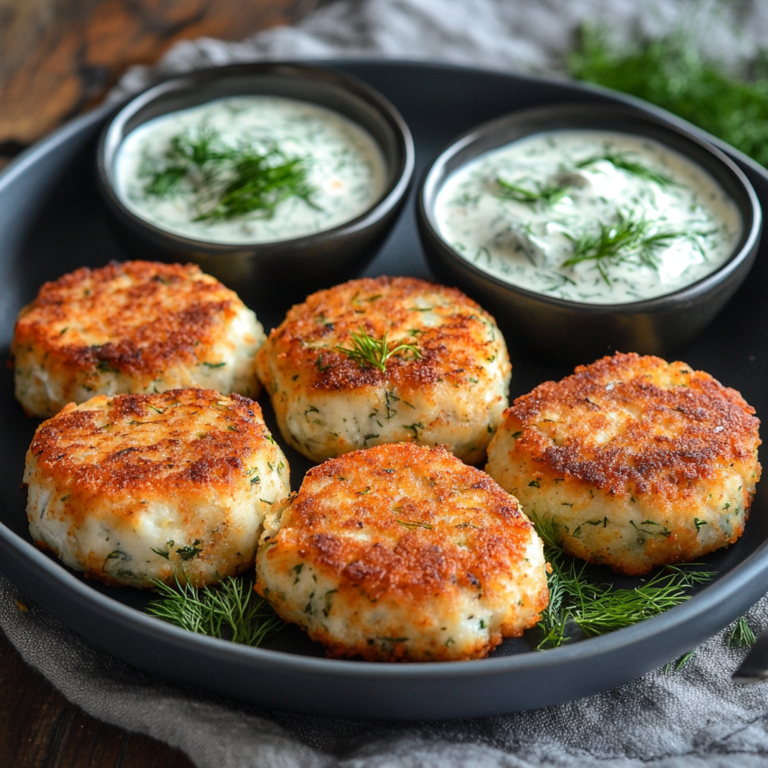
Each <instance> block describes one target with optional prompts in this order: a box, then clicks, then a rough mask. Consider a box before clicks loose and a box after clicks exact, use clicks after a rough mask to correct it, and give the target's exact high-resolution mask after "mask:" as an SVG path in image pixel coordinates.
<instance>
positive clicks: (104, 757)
mask: <svg viewBox="0 0 768 768" xmlns="http://www.w3.org/2000/svg"><path fill="white" fill-rule="evenodd" d="M315 5H317V2H316V0H0V167H1V166H2V164H3V162H4V160H5V161H7V159H8V158H10V157H12V156H13V155H15V154H17V153H18V152H19V151H21V149H23V148H24V147H25V146H27V145H29V144H31V143H32V142H34V141H36V140H38V139H40V138H42V137H43V136H45V135H46V134H47V133H49V132H50V131H52V130H53V129H54V128H56V127H58V126H59V125H61V124H62V123H63V122H65V121H66V120H68V119H70V118H72V117H74V116H76V115H77V114H80V113H82V112H83V111H86V110H87V109H89V108H91V107H93V106H95V105H96V104H98V103H99V101H100V100H101V99H102V98H103V96H104V94H105V93H106V92H107V90H108V89H109V88H110V87H111V86H112V85H113V84H114V83H115V82H116V80H117V78H118V77H119V76H120V74H121V73H122V72H123V71H125V69H126V68H127V67H128V66H130V65H132V64H153V63H154V62H156V61H157V59H159V58H160V56H161V55H162V54H163V53H164V52H165V51H166V50H167V49H168V48H169V47H170V46H171V45H173V43H175V42H177V41H179V40H182V39H187V38H194V37H199V36H203V35H206V36H209V37H220V38H225V39H241V38H243V37H247V36H248V35H251V34H253V33H255V32H257V31H259V30H261V29H266V28H268V27H272V26H276V25H280V24H290V23H293V22H295V21H296V20H298V19H299V18H301V17H303V16H304V15H305V14H306V13H308V12H309V11H310V10H312V9H313V8H314V7H315ZM113 766H114V768H190V767H191V766H192V763H191V762H190V761H189V760H188V759H187V757H186V756H185V755H183V754H182V753H181V752H179V751H178V750H175V749H172V748H171V747H169V746H167V745H166V744H163V743H161V742H158V741H156V740H154V739H152V738H149V737H147V736H139V735H137V734H132V733H128V732H127V731H124V730H122V729H121V728H116V727H114V726H110V725H106V724H105V723H102V722H100V721H98V720H95V719H94V718H92V717H90V716H88V715H86V714H85V713H84V712H82V711H81V710H80V709H79V708H78V707H76V706H74V705H73V704H70V703H69V702H68V701H67V700H66V699H65V698H64V697H63V696H62V695H61V694H60V693H58V691H56V690H55V689H54V688H53V686H52V685H51V684H50V683H49V682H48V681H47V680H45V678H43V677H42V675H40V674H39V673H37V672H36V671H34V670H32V669H31V668H29V667H28V666H27V665H26V664H25V663H24V661H23V660H22V659H21V657H20V656H19V654H18V652H17V651H16V649H15V648H14V647H13V646H12V645H11V644H10V643H9V642H8V640H7V639H6V638H5V636H4V635H3V634H2V632H0V768H112V767H113Z"/></svg>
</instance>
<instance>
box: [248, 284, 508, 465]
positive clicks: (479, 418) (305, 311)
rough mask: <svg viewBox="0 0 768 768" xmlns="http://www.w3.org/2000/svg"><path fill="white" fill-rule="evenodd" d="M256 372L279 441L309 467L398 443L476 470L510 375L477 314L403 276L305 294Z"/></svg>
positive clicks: (500, 347) (459, 299) (452, 294)
mask: <svg viewBox="0 0 768 768" xmlns="http://www.w3.org/2000/svg"><path fill="white" fill-rule="evenodd" d="M344 350H346V351H344ZM361 351H362V352H363V353H365V354H361ZM387 352H390V353H392V354H391V356H389V357H388V358H387V359H383V358H384V356H385V355H386V353H387ZM377 362H378V363H379V365H378V366H377V364H376V363H377ZM256 366H257V371H258V374H259V377H260V378H261V380H262V382H264V385H265V386H266V388H267V391H268V392H269V394H270V397H271V399H272V405H273V407H274V410H275V414H276V416H277V420H278V424H279V427H280V431H281V433H282V435H283V437H284V438H285V440H286V442H288V443H289V444H290V445H291V446H292V447H293V448H295V449H296V450H297V451H299V452H300V453H302V454H303V455H304V456H306V457H307V458H309V459H311V460H313V461H324V460H325V459H327V458H331V457H334V456H339V455H341V454H344V453H347V452H349V451H352V450H356V449H361V448H370V447H371V446H374V445H381V444H384V443H396V442H402V441H406V440H411V441H414V442H417V443H419V444H421V445H443V444H444V445H447V446H449V447H450V449H451V450H452V451H453V452H454V453H455V454H456V455H457V456H459V457H460V458H461V459H463V460H464V461H466V462H469V463H475V462H478V461H481V460H482V459H483V458H484V456H485V450H486V447H487V445H488V442H489V441H490V439H491V435H492V434H493V431H494V430H495V429H496V427H497V426H498V425H499V424H500V423H501V418H502V413H503V411H504V408H505V407H506V405H507V392H508V388H509V380H510V378H511V371H512V367H511V365H510V363H509V356H508V354H507V348H506V344H505V343H504V338H503V336H502V335H501V332H500V331H499V329H498V327H497V326H496V322H495V320H494V319H493V318H492V317H491V316H490V315H489V314H488V313H487V312H485V310H483V309H481V308H480V307H479V306H478V305H477V304H475V302H474V301H472V300H471V299H468V298H467V297H466V296H465V295H464V294H463V293H461V292H460V291H458V290H456V289H455V288H446V287H444V286H441V285H435V284H433V283H428V282H425V281H424V280H417V279H415V278H410V277H394V278H391V277H379V278H376V279H370V278H367V279H362V280H352V281H350V282H348V283H344V284H343V285H337V286H336V287H334V288H330V289H329V290H325V291H319V292H318V293H314V294H312V295H311V296H309V297H308V298H307V300H306V301H305V302H304V303H303V304H299V305H297V306H295V307H293V308H292V309H291V310H290V311H289V312H288V315H287V317H286V319H285V321H284V322H283V323H282V324H281V325H280V326H279V327H278V328H276V329H275V330H273V331H272V333H271V334H270V335H269V338H268V340H267V342H266V344H265V345H264V346H263V347H262V348H261V350H260V351H259V354H258V355H257V358H256Z"/></svg>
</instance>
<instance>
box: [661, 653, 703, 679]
mask: <svg viewBox="0 0 768 768" xmlns="http://www.w3.org/2000/svg"><path fill="white" fill-rule="evenodd" d="M696 650H697V649H696V648H692V649H691V650H690V651H688V653H684V654H683V655H682V656H680V657H679V658H677V659H675V660H674V661H670V662H669V663H668V664H665V665H664V671H665V672H666V673H667V674H669V673H670V672H679V671H680V670H681V669H683V667H686V666H687V665H688V662H689V661H690V660H691V659H692V658H693V657H694V656H695V655H696Z"/></svg>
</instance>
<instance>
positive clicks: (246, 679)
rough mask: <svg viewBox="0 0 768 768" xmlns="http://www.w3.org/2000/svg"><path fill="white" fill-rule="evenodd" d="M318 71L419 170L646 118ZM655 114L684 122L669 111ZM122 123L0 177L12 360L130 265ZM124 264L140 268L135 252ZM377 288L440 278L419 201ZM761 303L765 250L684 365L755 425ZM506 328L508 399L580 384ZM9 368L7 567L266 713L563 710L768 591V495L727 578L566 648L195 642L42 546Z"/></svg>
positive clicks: (155, 657) (123, 637)
mask: <svg viewBox="0 0 768 768" xmlns="http://www.w3.org/2000/svg"><path fill="white" fill-rule="evenodd" d="M323 65H324V66H328V67H332V68H336V69H339V70H342V71H344V72H347V73H349V74H352V75H356V76H357V77H359V78H361V79H362V80H364V81H366V82H367V83H369V84H370V85H372V86H373V87H374V88H377V89H378V90H379V91H381V92H382V93H383V94H384V96H386V97H387V98H388V99H390V100H391V101H392V102H393V103H394V104H395V106H396V107H397V108H398V109H399V110H400V111H401V113H402V115H403V117H404V118H405V120H406V121H407V122H408V124H409V126H410V128H411V131H412V132H413V136H414V139H415V142H416V162H417V172H421V171H422V170H423V169H424V168H425V167H426V165H427V163H428V162H429V161H430V160H431V159H432V158H433V157H434V156H435V155H436V154H437V153H438V151H439V150H440V149H441V148H443V147H444V146H445V145H446V144H447V143H448V142H449V141H450V140H452V139H453V138H455V137H456V136H458V135H459V134H461V133H462V132H464V131H466V130H467V129H469V128H470V127H472V126H473V125H477V124H479V123H482V122H484V121H486V120H490V119H491V118H494V117H497V116H499V115H502V114H504V113H506V112H510V111H512V110H515V109H520V108H524V107H533V106H538V105H544V104H551V103H556V102H585V103H586V102H591V103H595V102H603V103H605V102H619V103H629V104H632V105H634V106H638V105H639V106H641V107H642V106H643V105H641V104H639V102H637V101H635V100H632V99H628V98H623V97H620V96H617V95H616V94H612V93H610V92H608V91H604V90H600V89H597V88H591V87H587V86H579V85H573V84H571V83H566V82H562V81H557V80H549V79H544V78H535V77H522V76H514V75H509V74H505V73H501V72H494V71H487V70H479V69H469V68H462V67H453V66H442V65H431V64H416V63H407V62H406V63H401V62H382V61H333V62H323ZM645 108H646V109H649V110H650V111H652V112H653V113H654V114H656V115H661V116H663V117H665V119H669V120H670V121H672V122H677V121H675V119H674V118H671V117H670V116H669V115H666V113H663V112H661V111H660V110H653V109H652V108H649V107H647V106H646V107H645ZM114 111H115V110H114V108H111V107H103V108H101V109H99V110H96V111H95V112H92V113H90V114H88V115H86V116H84V117H82V118H79V119H78V120H76V121H74V122H72V123H70V124H69V125H67V126H65V127H64V128H62V129H61V130H60V131H58V132H57V133H55V134H54V135H53V136H51V137H50V138H48V139H46V140H45V141H44V142H42V143H40V144H38V145H37V146H35V147H33V148H32V149H31V150H30V151H28V152H27V153H25V154H24V155H23V156H21V157H20V158H19V159H18V160H17V161H16V162H15V163H13V164H12V165H11V166H10V167H9V168H8V169H7V170H6V171H5V172H4V173H3V174H2V175H0V356H4V357H7V356H8V353H9V347H10V341H11V337H12V333H13V323H14V321H15V318H16V314H17V312H18V311H19V309H20V308H21V307H22V306H23V305H24V304H25V303H26V302H28V301H30V300H31V299H32V298H33V297H34V295H35V294H36V292H37V290H38V288H39V286H40V284H41V283H42V282H43V281H44V280H49V279H53V278H56V277H58V276H60V275H61V274H63V273H64V272H68V271H70V270H73V269H75V268H77V267H80V266H92V267H95V266H101V265H103V264H105V263H107V262H108V261H110V260H111V259H121V258H126V257H127V256H128V254H124V253H121V252H120V250H119V249H118V247H117V245H116V243H115V241H114V240H113V238H112V235H111V233H110V230H109V227H108V224H107V221H106V218H105V215H104V210H103V208H102V204H101V202H100V200H99V198H98V195H97V192H96V186H95V182H94V178H95V170H94V156H95V149H96V143H97V139H98V136H99V132H100V130H101V128H102V126H103V125H104V122H105V121H106V120H107V119H108V118H109V117H110V116H111V114H113V113H114ZM680 122H681V121H680ZM702 135H703V134H702ZM718 146H720V148H721V149H723V150H725V151H726V152H727V153H728V154H729V155H730V156H731V157H733V158H734V159H735V160H736V162H737V163H738V164H739V166H740V167H741V168H742V169H743V170H744V172H745V173H746V174H747V176H748V177H749V179H750V181H751V182H752V184H753V185H754V187H755V190H756V191H757V194H758V197H759V198H760V200H761V203H762V204H763V206H764V207H768V173H767V172H766V171H765V170H764V169H762V168H761V167H760V166H758V165H756V164H755V163H753V162H751V161H750V160H748V159H746V158H745V157H744V156H742V155H740V154H739V153H737V152H735V151H733V150H731V149H730V148H728V147H727V146H725V145H722V144H719V145H718ZM130 256H132V257H134V258H142V254H141V253H132V254H130ZM365 274H368V275H378V274H405V275H415V276H418V277H427V278H428V277H431V275H430V272H429V269H428V267H427V264H426V262H425V260H424V256H423V253H422V251H421V247H420V245H419V240H418V236H417V232H416V224H415V217H414V206H413V201H412V199H411V200H410V201H409V203H408V205H407V207H406V209H405V210H404V212H403V214H402V216H401V219H400V221H399V222H398V225H397V227H396V228H395V230H394V231H393V232H392V234H391V236H390V237H389V239H388V240H387V242H386V243H385V245H384V246H383V248H382V250H381V252H380V253H379V255H378V256H377V258H376V259H375V260H374V261H373V262H372V264H371V265H370V267H369V268H368V269H367V270H366V273H365ZM349 277H353V275H349ZM288 279H290V277H289V276H288ZM766 295H768V250H767V249H766V246H765V244H763V246H762V247H761V250H760V253H759V254H758V257H757V262H756V265H755V267H754V269H753V271H752V272H751V274H750V276H749V277H748V279H747V281H746V282H745V284H744V285H743V286H742V287H741V288H740V290H739V291H738V293H737V294H736V295H735V297H734V298H733V299H732V300H731V301H730V303H729V304H728V305H727V306H726V308H725V310H724V312H723V313H722V314H721V315H720V316H719V318H717V320H716V321H715V322H714V323H713V324H712V325H711V326H710V327H709V329H708V330H706V331H705V332H704V334H703V335H702V336H700V337H699V338H698V339H697V340H695V341H694V342H693V343H691V344H689V345H688V346H686V347H684V348H683V349H680V350H679V352H678V354H677V357H679V358H680V359H682V360H685V361H686V362H687V363H689V364H690V365H692V366H694V367H695V368H700V369H703V370H706V371H709V372H710V373H712V374H713V375H714V376H715V377H716V378H718V379H720V380H721V381H722V382H723V383H724V384H727V385H729V386H732V387H735V388H736V389H738V390H740V391H741V392H742V394H743V395H744V396H745V398H746V399H747V400H748V401H749V402H750V403H751V404H752V405H754V406H755V408H756V409H757V412H758V415H759V414H761V413H768V387H766V386H765V384H764V382H765V381H766V376H767V374H768V349H767V348H766V339H768V302H766V301H765V300H764V297H765V296H766ZM254 309H255V310H256V312H257V314H258V316H259V318H260V319H261V321H262V322H263V323H264V325H265V326H266V327H267V328H270V327H273V326H274V325H276V324H277V323H279V322H280V320H281V319H282V316H283V314H284V312H285V310H286V309H287V307H286V306H282V305H279V304H274V305H266V304H265V305H264V306H255V307H254ZM498 320H499V321H500V324H501V326H502V328H503V330H504V331H505V333H506V336H507V339H508V341H509V342H510V346H511V349H512V359H513V365H514V372H513V379H512V391H511V396H512V397H516V396H517V395H520V394H522V393H524V392H527V391H529V390H530V389H531V388H532V387H533V386H535V385H536V384H538V383H540V382H542V381H544V380H547V379H552V378H559V377H561V376H563V375H565V374H567V373H569V372H570V368H569V367H567V366H554V367H542V366H541V365H539V364H536V363H534V362H532V361H531V360H529V359H527V358H526V357H525V356H524V354H522V353H519V352H517V351H516V350H515V346H516V345H515V329H514V327H509V326H508V325H507V324H506V323H505V318H504V317H499V318H498ZM610 351H612V350H606V352H610ZM624 351H630V350H624ZM584 362H585V363H588V362H591V360H585V361H584ZM3 371H4V372H3V373H1V374H0V461H1V462H2V466H3V467H4V471H3V472H2V475H1V476H0V570H2V571H3V573H4V574H5V575H6V576H8V577H9V578H10V579H11V580H12V581H13V582H14V583H15V584H16V585H17V586H18V587H19V589H21V590H22V591H23V592H24V593H25V595H27V596H28V597H29V598H30V599H31V600H33V601H35V602H36V603H37V604H38V605H40V606H41V607H43V608H45V609H46V610H48V611H49V612H50V613H52V614H53V615H55V616H57V617H58V618H59V619H61V620H62V621H63V622H64V623H65V624H67V625H68V626H70V627H71V628H73V629H74V630H75V631H77V632H79V633H80V634H81V635H83V636H84V637H86V638H88V639H89V640H90V641H92V642H93V643H94V644H95V645H97V646H99V647H101V648H104V649H105V650H107V651H109V652H110V653H112V654H113V655H115V656H117V657H118V658H120V659H123V660H125V661H127V662H130V663H131V664H134V665H136V666H137V667H140V668H142V669H145V670H149V671H151V672H155V673H158V674H161V675H165V676H166V677H169V678H172V679H174V680H178V681H182V682H184V683H188V684H193V685H198V686H201V687H204V688H207V689H209V690H212V691H217V692H219V693H222V694H225V695H230V696H234V697H237V698H240V699H243V700H247V701H251V702H254V703H257V704H260V705H263V706H267V707H274V708H282V709H290V710H294V711H303V712H310V713H315V714H322V715H329V716H344V717H367V718H383V719H410V718H424V719H427V718H429V719H437V718H457V717H475V716H480V715H490V714H497V713H501V712H508V711H512V710H518V709H527V708H533V707H540V706H545V705H549V704H555V703H557V702H561V701H566V700H569V699H574V698H578V697H581V696H585V695H587V694H590V693H594V692H597V691H601V690H606V689H608V688H611V687H614V686H616V685H619V684H621V683H623V682H626V681H627V680H630V679H632V678H635V677H637V676H639V675H641V674H643V673H644V672H646V671H648V670H650V669H654V668H656V667H658V666H660V665H661V664H664V663H665V662H668V661H670V660H672V659H674V658H676V657H678V656H680V655H681V654H683V653H685V652H687V651H688V650H690V649H691V648H693V647H694V646H696V645H697V644H698V643H700V642H702V641H703V640H704V639H706V638H707V637H709V636H711V635H712V634H714V633H715V632H717V631H718V630H720V629H721V628H722V627H724V626H725V625H726V624H728V623H730V622H731V621H733V620H734V619H735V618H736V617H738V616H739V615H740V614H741V613H742V612H743V611H744V610H746V609H747V608H748V607H749V606H750V605H751V604H753V603H754V602H755V601H756V600H757V599H758V598H759V597H760V596H761V595H762V594H764V593H765V592H766V591H767V590H768V493H767V492H765V491H764V490H763V489H760V488H759V489H758V493H757V496H756V498H755V503H754V506H753V510H752V517H751V519H750V521H749V523H748V525H747V530H746V532H745V534H744V536H743V537H742V538H741V540H740V541H739V542H738V543H737V544H735V545H734V546H732V547H730V548H728V549H726V550H722V551H720V552H717V553H714V554H713V555H710V556H708V557H706V558H704V560H705V562H706V564H707V566H708V567H709V568H711V569H713V570H715V571H716V572H717V574H718V576H717V578H716V579H715V581H713V582H712V583H711V584H710V585H708V586H706V587H705V588H703V589H700V590H699V591H698V592H697V594H696V595H695V596H694V597H693V598H692V599H691V600H690V601H688V602H687V603H685V604H684V605H682V606H680V607H678V608H674V609H672V610H670V611H668V612H666V613H664V614H662V615H661V616H658V617H656V618H653V619H649V620H647V621H645V622H642V623H641V624H638V625H636V626H634V627H630V628H628V629H624V630H620V631H618V632H614V633H612V634H609V635H605V636H603V637H599V638H594V639H590V640H582V641H579V642H573V643H571V644H566V645H565V646H563V647H561V648H558V649H554V650H548V651H542V652H537V651H535V650H534V649H535V643H536V632H535V630H532V631H531V632H529V633H526V637H523V638H520V639H517V640H507V641H505V642H504V643H503V644H502V645H501V646H500V647H499V648H498V649H497V650H496V651H495V652H494V654H493V655H492V656H491V657H490V658H488V659H484V660H482V661H471V662H455V663H443V664H410V665H403V664H377V663H367V662H362V661H340V660H331V659H326V658H324V656H323V651H322V648H320V647H318V646H316V645H314V644H313V643H311V642H309V641H308V640H307V639H306V638H305V636H304V635H303V634H302V633H301V632H300V631H299V630H298V629H296V628H294V627H287V628H286V629H284V630H282V631H281V632H280V633H279V634H278V635H276V636H275V637H274V638H272V639H271V640H270V641H269V642H268V644H267V646H266V647H264V648H258V649H254V648H248V647H244V646H240V645H235V644H233V643H227V642H224V641H221V640H215V639H212V638H207V637H203V636H200V635H194V634H192V633H188V632H185V631H183V630H180V629H177V628H176V627H173V626H171V625H168V624H165V623H163V622H161V621H159V620H156V619H153V618H151V617H149V616H148V615H146V614H145V613H143V612H142V610H141V609H142V607H143V606H144V605H145V604H146V602H147V599H148V596H147V595H146V594H145V593H143V592H140V591H139V590H133V589H128V588H124V589H115V588H108V587H104V586H102V585H99V584H97V583H95V582H90V581H86V580H85V579H83V578H82V577H81V576H79V575H78V574H75V573H74V572H72V571H70V570H68V569H67V568H65V567H64V566H62V565H60V564H59V563H58V562H57V561H55V560H54V559H52V558H51V557H49V556H47V555H45V554H43V553H42V552H40V551H38V550H37V549H35V548H34V547H33V546H32V544H31V540H30V538H29V534H28V532H27V522H26V515H25V511H24V510H25V502H26V499H25V494H24V492H23V491H22V490H21V489H20V487H19V485H20V482H21V478H22V473H23V467H24V454H25V451H26V448H27V446H28V445H29V442H30V440H31V438H32V434H33V432H34V429H35V427H36V425H37V422H36V421H35V420H32V419H28V418H27V417H26V416H25V415H24V414H23V412H22V410H21V407H20V406H19V405H18V403H17V402H16V401H15V399H14V397H13V375H12V371H10V370H9V369H6V368H5V367H3ZM262 405H263V406H265V415H266V417H267V421H268V423H269V424H270V427H271V428H273V429H274V427H275V425H274V420H273V418H272V414H271V409H270V408H269V407H268V405H267V403H266V402H263V403H262ZM286 454H287V455H288V458H289V461H290V464H291V470H292V472H291V474H292V479H293V484H294V487H298V484H299V483H300V482H301V478H302V476H303V474H304V472H305V471H306V469H307V468H308V466H309V465H308V463H307V462H306V461H305V460H303V459H301V458H300V457H299V456H298V455H296V454H295V453H292V452H290V451H286ZM603 576H604V577H605V578H608V577H609V574H607V573H606V574H603ZM625 583H631V580H624V581H622V585H624V584H625Z"/></svg>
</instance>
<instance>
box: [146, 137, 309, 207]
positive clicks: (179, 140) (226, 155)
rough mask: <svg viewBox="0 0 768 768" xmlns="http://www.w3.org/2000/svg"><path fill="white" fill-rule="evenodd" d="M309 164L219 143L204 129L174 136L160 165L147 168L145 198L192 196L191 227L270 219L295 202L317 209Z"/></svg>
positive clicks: (273, 149)
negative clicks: (247, 217) (247, 218)
mask: <svg viewBox="0 0 768 768" xmlns="http://www.w3.org/2000/svg"><path fill="white" fill-rule="evenodd" d="M307 170H308V167H307V159H306V158H302V157H288V156H287V155H286V154H285V153H284V152H283V151H282V150H280V149H279V148H278V147H277V146H272V147H271V148H269V149H267V150H265V151H263V152H259V151H256V150H254V149H253V148H252V147H249V146H245V145H242V144H241V145H238V146H234V145H230V144H227V143H225V142H224V141H222V139H221V137H220V135H219V133H218V131H216V130H214V129H213V128H210V127H208V126H202V127H200V128H198V129H197V130H196V131H187V132H185V133H181V134H178V135H176V136H174V137H173V138H172V139H171V140H170V142H169V143H168V147H167V148H166V150H165V152H164V153H163V162H161V163H159V164H155V165H154V166H149V167H145V168H144V169H143V170H142V172H141V175H142V177H144V178H148V181H147V183H146V184H145V185H144V193H145V194H147V195H149V196H152V197H159V198H164V197H171V196H174V195H178V194H179V193H181V192H182V191H189V192H191V194H192V196H193V201H192V202H193V206H194V207H195V209H197V210H198V214H197V215H196V216H195V217H194V218H193V221H222V220H224V221H228V220H230V219H234V218H238V217H240V216H245V215H248V214H258V215H259V216H260V217H261V218H265V219H269V218H271V217H272V216H273V215H274V212H275V208H276V207H277V206H278V205H279V204H280V203H281V202H283V201H284V200H287V199H288V198H290V197H298V198H301V199H302V200H304V201H305V202H306V203H307V204H308V205H310V206H312V207H313V208H317V206H315V205H314V204H313V203H312V201H311V200H310V197H311V196H312V194H313V193H314V192H315V188H314V187H313V186H312V185H311V184H310V183H309V182H308V181H307Z"/></svg>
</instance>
